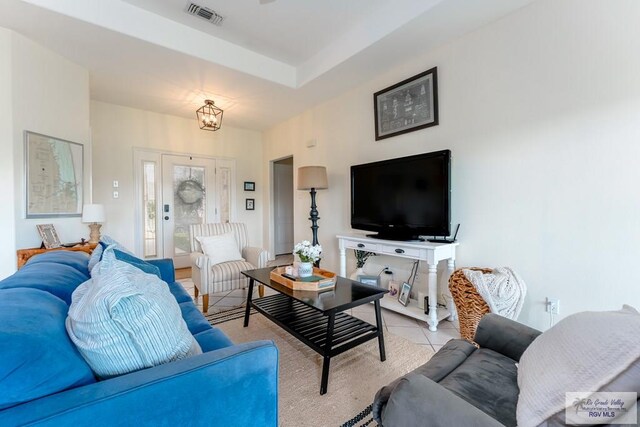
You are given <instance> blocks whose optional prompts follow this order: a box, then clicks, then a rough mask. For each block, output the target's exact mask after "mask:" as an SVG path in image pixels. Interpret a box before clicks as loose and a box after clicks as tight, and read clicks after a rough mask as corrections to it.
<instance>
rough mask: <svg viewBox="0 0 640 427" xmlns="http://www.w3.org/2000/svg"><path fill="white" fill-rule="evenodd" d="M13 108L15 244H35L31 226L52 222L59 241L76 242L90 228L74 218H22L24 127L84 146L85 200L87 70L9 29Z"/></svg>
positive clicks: (86, 178)
mask: <svg viewBox="0 0 640 427" xmlns="http://www.w3.org/2000/svg"><path fill="white" fill-rule="evenodd" d="M12 40H13V43H12V63H11V65H12V83H13V84H12V98H13V103H12V110H13V150H14V156H13V157H14V179H13V184H14V185H13V187H14V192H15V197H14V209H15V218H16V221H15V222H16V228H15V231H16V246H17V247H18V248H30V247H38V246H40V243H41V239H40V236H39V234H38V232H37V229H36V224H48V223H51V224H53V225H54V226H55V228H56V231H57V232H58V236H59V237H60V240H61V241H62V242H63V243H65V242H74V241H79V240H80V238H81V237H87V236H88V234H89V230H88V228H87V226H86V225H85V224H82V222H81V221H80V218H79V217H73V218H42V219H25V198H24V193H25V189H24V176H25V168H24V131H25V130H29V131H32V132H37V133H41V134H44V135H50V136H54V137H57V138H61V139H65V140H69V141H73V142H77V143H80V144H83V145H84V187H83V189H84V200H87V199H88V198H89V197H90V194H91V188H90V185H89V180H90V177H91V146H90V132H89V72H88V71H87V70H86V69H85V68H83V67H81V66H79V65H76V64H74V63H72V62H70V61H68V60H67V59H65V58H63V57H61V56H59V55H58V54H56V53H53V52H52V51H50V50H48V49H45V48H43V47H42V46H40V45H38V44H36V43H34V42H33V41H31V40H29V39H27V38H25V37H23V36H21V35H20V34H17V33H13V37H12Z"/></svg>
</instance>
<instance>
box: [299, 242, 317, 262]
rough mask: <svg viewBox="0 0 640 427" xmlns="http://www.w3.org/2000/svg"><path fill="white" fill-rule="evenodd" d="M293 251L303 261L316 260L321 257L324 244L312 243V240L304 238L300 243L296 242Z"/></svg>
mask: <svg viewBox="0 0 640 427" xmlns="http://www.w3.org/2000/svg"><path fill="white" fill-rule="evenodd" d="M293 253H294V254H295V255H298V256H299V257H300V261H302V262H316V261H318V260H319V259H320V258H321V255H322V246H320V245H312V244H311V242H310V241H308V240H303V241H302V242H300V243H296V245H295V246H294V248H293Z"/></svg>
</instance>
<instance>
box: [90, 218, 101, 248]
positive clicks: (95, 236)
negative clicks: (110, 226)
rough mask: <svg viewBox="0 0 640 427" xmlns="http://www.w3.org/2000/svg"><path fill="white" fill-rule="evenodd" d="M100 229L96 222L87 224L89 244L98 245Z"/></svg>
mask: <svg viewBox="0 0 640 427" xmlns="http://www.w3.org/2000/svg"><path fill="white" fill-rule="evenodd" d="M100 227H102V224H98V223H97V222H94V223H91V224H89V230H91V234H89V244H96V245H97V244H98V243H99V242H100Z"/></svg>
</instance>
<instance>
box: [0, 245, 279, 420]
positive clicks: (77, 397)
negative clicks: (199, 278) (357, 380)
mask: <svg viewBox="0 0 640 427" xmlns="http://www.w3.org/2000/svg"><path fill="white" fill-rule="evenodd" d="M88 260H89V258H88V256H87V255H86V254H85V253H82V252H71V251H54V252H47V253H44V254H41V255H38V256H35V257H33V258H32V259H31V260H29V262H28V263H27V264H26V265H25V266H24V267H23V268H22V269H20V270H19V271H18V272H17V273H15V274H14V275H12V276H10V277H8V278H6V279H4V280H2V281H0V425H1V426H13V425H25V424H37V425H51V426H82V425H91V426H113V425H137V426H142V425H153V426H159V425H166V426H186V425H189V426H196V425H220V426H274V427H275V426H277V424H278V350H277V348H276V347H275V345H274V344H273V342H271V341H256V342H250V343H244V344H237V345H234V344H233V343H232V342H231V341H230V340H229V338H227V337H226V335H225V334H224V333H223V332H222V331H220V330H219V329H217V328H213V327H211V326H210V325H209V323H208V322H207V320H206V319H205V318H204V316H203V315H202V314H201V313H200V311H199V310H198V309H197V308H196V306H195V305H194V303H193V301H192V299H191V297H190V296H189V295H188V294H187V292H186V291H185V290H184V288H183V287H182V286H181V285H180V283H178V282H176V281H175V277H174V269H173V262H172V261H171V260H157V261H152V263H153V264H155V265H156V266H157V267H158V268H159V269H160V272H161V275H162V279H163V280H164V281H165V282H167V284H168V286H169V288H170V290H171V293H172V294H173V295H174V296H175V298H176V300H177V302H178V303H179V305H180V308H181V310H182V316H183V318H184V320H185V321H186V323H187V325H188V327H189V330H190V331H191V333H192V334H193V335H194V337H195V338H196V340H197V341H198V343H199V344H200V346H201V347H202V351H203V354H201V355H198V356H194V357H190V358H186V359H183V360H179V361H175V362H171V363H167V364H164V365H160V366H156V367H153V368H148V369H143V370H140V371H136V372H132V373H129V374H126V375H121V376H119V377H115V378H111V379H108V380H102V381H98V380H97V379H96V378H95V377H94V376H93V374H92V372H91V370H90V368H89V366H88V365H87V364H86V362H85V361H84V359H83V358H82V356H81V355H80V353H79V352H78V351H77V349H76V348H75V347H74V346H73V343H72V342H71V340H70V339H69V337H68V335H67V334H66V329H65V320H66V317H67V311H68V307H69V304H70V303H71V294H72V293H73V291H74V289H75V288H76V287H77V286H78V285H80V284H81V283H83V282H84V281H86V280H88V279H89V271H88V269H87V263H88Z"/></svg>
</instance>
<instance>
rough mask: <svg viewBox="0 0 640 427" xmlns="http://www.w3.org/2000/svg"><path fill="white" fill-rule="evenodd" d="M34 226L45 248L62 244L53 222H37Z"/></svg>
mask: <svg viewBox="0 0 640 427" xmlns="http://www.w3.org/2000/svg"><path fill="white" fill-rule="evenodd" d="M36 227H37V228H38V233H39V234H40V238H41V239H42V244H43V245H44V247H45V248H46V249H54V248H59V247H61V246H62V244H61V243H60V238H58V233H56V229H55V227H54V226H53V224H38V225H36Z"/></svg>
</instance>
